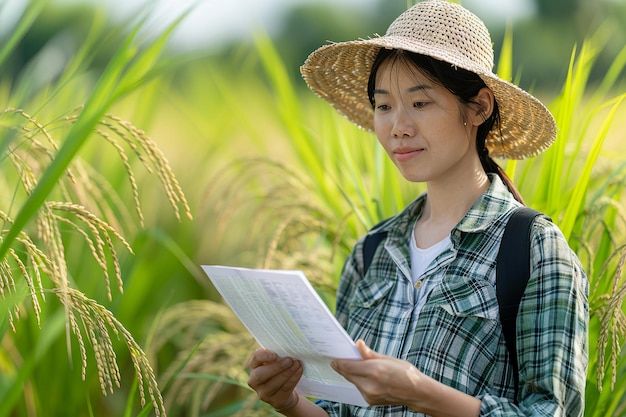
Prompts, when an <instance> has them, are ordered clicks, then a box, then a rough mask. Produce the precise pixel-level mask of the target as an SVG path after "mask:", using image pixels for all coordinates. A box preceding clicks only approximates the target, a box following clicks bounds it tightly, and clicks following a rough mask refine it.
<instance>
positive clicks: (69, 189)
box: [0, 1, 191, 416]
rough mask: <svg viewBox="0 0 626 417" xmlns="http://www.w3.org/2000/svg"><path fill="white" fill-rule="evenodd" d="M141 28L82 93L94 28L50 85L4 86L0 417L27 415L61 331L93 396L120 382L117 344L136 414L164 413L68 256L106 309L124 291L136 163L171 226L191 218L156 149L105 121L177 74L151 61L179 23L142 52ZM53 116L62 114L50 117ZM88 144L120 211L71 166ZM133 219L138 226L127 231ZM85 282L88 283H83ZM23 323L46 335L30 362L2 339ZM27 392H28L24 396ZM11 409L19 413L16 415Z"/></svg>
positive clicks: (35, 6) (16, 333)
mask: <svg viewBox="0 0 626 417" xmlns="http://www.w3.org/2000/svg"><path fill="white" fill-rule="evenodd" d="M42 5H43V2H38V1H33V2H30V3H29V4H28V6H27V8H26V10H25V12H24V16H23V18H22V20H20V24H19V25H18V26H19V28H20V29H19V30H17V31H15V32H14V33H13V35H12V38H11V39H10V40H9V42H7V43H6V44H5V46H4V47H3V48H2V49H1V50H0V65H1V64H2V61H3V59H5V58H6V57H7V56H9V55H10V52H11V51H10V49H11V48H12V47H14V45H15V44H16V43H17V39H18V38H19V37H20V36H22V35H23V33H24V32H25V30H26V29H27V26H28V24H29V23H32V21H33V20H34V17H36V15H37V14H38V13H40V12H41V10H42ZM142 18H143V19H145V18H146V16H143V17H142ZM143 22H144V20H142V19H141V18H140V20H139V21H138V23H135V24H134V26H133V27H132V30H131V31H130V33H129V34H128V37H127V39H126V40H125V43H124V44H122V45H121V46H120V48H119V50H118V51H117V53H116V55H115V56H114V57H113V58H112V60H111V62H110V63H109V65H108V66H107V67H106V69H105V70H104V72H103V73H102V74H101V75H100V77H99V79H98V80H97V82H96V83H95V84H93V86H92V87H91V88H89V86H88V83H87V82H86V79H85V74H84V73H83V71H85V70H86V67H87V63H88V61H89V51H90V50H92V48H94V45H95V44H96V43H97V42H98V40H99V39H101V38H100V35H101V33H99V32H98V29H99V28H100V26H99V25H94V33H92V35H93V36H91V37H90V39H87V40H86V41H85V43H84V45H83V49H82V52H79V53H78V54H77V56H75V57H74V60H73V61H71V62H68V63H67V66H66V67H65V70H64V72H63V74H61V75H60V76H59V77H58V79H56V80H52V81H51V82H50V83H49V84H48V85H45V86H44V88H42V89H41V90H36V91H35V90H32V88H30V87H31V84H32V80H29V79H28V78H25V79H23V81H22V82H21V83H17V84H16V85H14V86H13V88H12V90H11V92H10V93H9V96H8V97H7V100H6V101H7V102H8V103H14V104H15V107H8V108H5V109H4V110H1V111H0V138H1V142H0V155H1V156H0V170H1V171H2V180H1V181H2V186H3V190H6V191H5V194H4V197H3V199H2V202H1V203H0V219H1V220H0V221H1V223H2V225H3V226H2V231H1V234H0V308H2V309H3V310H4V311H5V312H6V314H3V315H2V316H0V340H2V349H1V350H0V352H3V354H2V357H3V359H4V361H3V362H4V363H7V364H8V363H10V362H11V361H12V360H16V361H19V362H21V361H22V360H23V361H24V362H23V363H21V364H19V363H16V364H15V366H8V365H5V371H7V372H3V377H2V379H1V380H2V383H1V384H0V415H2V416H5V415H14V412H19V411H17V410H23V409H26V410H28V412H29V414H30V413H33V412H36V411H35V410H36V408H37V402H38V401H37V396H38V394H37V389H38V388H37V387H35V386H34V385H33V384H31V383H29V378H30V377H31V376H32V374H33V373H34V372H36V370H35V368H36V364H37V362H38V361H39V358H41V356H42V354H43V353H44V352H45V351H46V349H47V348H48V346H49V345H50V341H51V338H54V337H55V335H56V334H57V331H58V330H60V329H64V330H65V333H66V337H67V353H68V355H69V356H70V360H69V361H68V362H70V363H71V362H72V361H71V357H72V354H73V353H72V352H73V351H75V350H76V349H75V348H74V347H73V346H72V342H71V341H70V340H71V339H70V336H73V338H74V340H75V341H76V343H77V349H78V354H79V363H80V367H81V376H82V379H83V380H85V379H86V375H87V367H88V363H89V362H90V357H92V359H91V360H93V361H95V367H96V370H97V380H98V381H99V385H100V389H101V392H102V394H103V395H109V394H113V393H114V390H115V389H116V388H119V387H120V386H121V383H122V381H121V375H122V372H121V370H120V368H119V366H118V353H117V346H116V341H118V340H121V341H122V344H123V345H124V346H125V348H126V349H127V351H128V352H129V356H130V359H131V361H132V366H133V368H134V371H135V375H136V378H137V387H138V391H139V396H140V401H141V406H142V407H146V409H150V408H151V409H153V410H154V413H155V415H157V416H162V415H163V416H164V415H165V414H166V412H165V406H164V401H163V398H162V395H161V391H160V388H159V386H158V383H157V376H156V375H155V372H154V371H153V368H152V365H151V364H150V362H149V360H148V356H147V355H146V353H145V352H144V351H143V349H142V347H141V346H140V345H139V343H137V342H136V341H135V339H134V337H133V335H132V334H131V333H130V332H129V331H128V330H127V329H126V328H125V327H124V325H123V324H122V323H121V322H120V321H119V320H118V319H117V318H116V317H115V315H114V314H113V313H112V312H111V311H110V310H109V309H107V308H106V307H104V306H103V305H102V304H100V303H99V302H98V301H96V300H95V299H93V298H90V297H88V296H87V295H86V294H85V293H84V292H83V291H81V289H80V283H81V282H83V281H86V282H88V280H89V279H93V278H94V277H95V276H97V273H96V274H94V273H93V272H94V271H93V270H87V271H81V269H80V268H79V267H78V268H77V265H80V262H81V261H82V259H81V257H80V256H78V257H76V256H75V255H77V254H79V253H81V252H74V251H70V250H69V249H68V248H70V247H75V246H76V245H81V246H82V249H84V251H83V252H82V254H85V255H87V256H91V257H92V258H93V262H94V264H95V265H96V269H97V270H99V275H100V276H101V279H102V282H103V286H104V288H105V292H106V297H107V299H108V300H109V301H112V299H113V292H114V289H116V290H117V291H118V292H119V293H122V292H123V281H122V278H123V276H122V265H121V262H122V259H123V258H122V256H121V255H120V250H122V251H126V252H128V253H130V254H132V253H133V248H132V246H131V243H130V242H129V241H128V240H127V238H126V237H125V234H127V233H128V234H130V233H132V232H133V231H134V230H135V229H136V228H133V227H132V224H133V223H138V225H139V226H140V227H141V226H143V225H144V216H143V210H142V206H141V201H140V189H139V186H138V183H137V180H136V170H137V168H136V166H135V162H136V161H139V163H140V164H142V165H143V167H144V168H145V170H146V172H147V173H149V174H152V175H154V176H156V177H157V178H158V181H159V182H160V183H161V185H162V186H163V190H164V193H165V195H166V196H167V199H168V200H169V202H170V204H171V207H172V209H173V212H174V214H175V215H176V217H177V218H178V219H179V220H180V219H181V217H182V216H186V217H189V218H190V217H191V213H190V208H189V205H188V203H187V200H186V198H185V195H184V193H183V191H182V188H181V186H180V184H179V183H178V181H177V179H176V177H175V176H174V173H173V171H172V169H171V167H170V164H169V162H168V160H167V158H166V157H165V156H164V154H163V153H162V152H161V150H160V149H159V148H158V146H157V145H156V143H155V142H154V141H153V140H152V139H151V138H150V137H149V136H148V135H147V134H146V133H145V132H144V131H142V130H140V129H139V128H137V127H135V126H134V125H133V124H132V123H130V122H128V121H125V120H123V119H121V118H119V117H117V116H114V115H112V114H111V113H109V110H110V108H111V107H112V106H113V104H114V103H116V102H118V101H119V100H120V99H121V98H122V97H124V96H126V95H128V94H130V93H131V92H133V91H135V90H137V89H138V88H139V87H140V86H142V85H143V84H145V83H147V82H149V81H150V80H153V79H155V77H156V76H158V75H160V74H162V73H163V72H164V71H166V70H168V69H170V68H173V66H174V64H175V62H173V61H164V60H162V56H161V55H162V52H163V49H164V46H165V44H166V40H167V39H168V37H169V34H170V33H171V30H172V29H173V28H174V27H175V26H176V25H177V24H178V22H179V20H177V21H175V22H174V23H173V24H172V25H171V26H170V27H169V28H167V30H165V31H164V33H163V34H161V35H160V36H157V37H156V38H154V39H151V40H147V41H145V40H144V41H141V40H139V33H140V30H141V28H142V24H143ZM85 87H87V88H85ZM73 88H76V90H73V91H74V92H75V93H76V92H78V91H80V92H81V93H82V92H83V91H87V92H86V94H85V95H84V96H83V94H74V95H71V94H67V93H69V91H70V90H72V89H73ZM81 96H82V97H81ZM81 99H82V100H84V101H82V102H81V101H78V102H74V103H73V106H72V107H69V108H68V107H63V106H67V103H68V102H71V101H72V100H81ZM59 108H65V109H66V110H65V111H61V112H59V113H60V114H59V113H57V114H54V112H55V111H57V112H58V111H59V110H58V109H59ZM29 109H30V110H29ZM48 115H52V116H48ZM87 142H90V143H91V144H93V142H98V143H99V145H97V146H98V148H99V150H100V152H101V156H102V155H104V154H105V152H104V151H103V150H104V149H106V148H107V147H108V148H109V149H111V150H112V151H113V153H114V154H116V155H117V157H118V160H119V162H120V166H121V170H122V171H123V172H125V174H126V177H127V180H128V183H129V184H130V187H129V188H130V189H131V194H132V196H131V203H130V204H128V203H126V202H122V197H121V196H119V195H118V194H117V193H116V192H115V190H113V188H112V186H111V185H110V184H109V183H108V182H107V181H106V180H105V179H103V178H102V176H100V175H98V172H97V170H96V169H94V167H93V166H90V164H88V163H87V162H85V161H82V160H80V159H79V158H78V156H77V155H78V152H79V150H80V149H81V148H82V147H83V146H84V145H85V144H86V143H87ZM129 207H134V211H135V217H133V216H132V215H131V214H130V213H129V212H128V208H129ZM133 218H135V219H136V220H130V219H133ZM129 220H130V221H129ZM78 241H80V242H82V243H77V242H78ZM85 272H87V274H86V275H87V276H83V275H84V274H85ZM50 298H54V299H56V300H57V301H58V303H59V304H60V305H61V306H62V310H63V314H62V316H58V315H57V314H54V313H50V312H51V311H54V307H52V306H51V307H50V308H47V307H46V305H47V304H50V303H51V300H50ZM30 312H33V313H34V316H35V318H36V322H37V324H38V325H39V327H41V329H42V332H43V335H44V336H42V338H41V341H42V343H43V344H41V345H37V347H36V348H34V349H33V353H32V355H31V354H30V353H29V352H28V351H21V350H20V348H21V347H24V346H20V345H19V344H13V343H12V342H11V339H12V338H18V337H21V335H20V331H22V330H23V329H17V326H16V321H18V319H20V318H22V319H23V318H25V317H28V315H29V314H30ZM45 312H48V314H50V317H46V314H45ZM55 317H62V319H63V320H62V322H63V326H61V327H58V326H55V323H60V322H58V321H57V320H56V319H54V318H55ZM48 326H50V328H51V330H48V329H49V327H48ZM44 341H45V343H44ZM90 352H91V353H90ZM5 353H6V354H5ZM68 366H69V363H68ZM87 382H88V381H87ZM25 384H27V386H29V387H30V389H28V390H26V391H23V388H24V385H25ZM44 389H45V387H44ZM22 395H23V397H22ZM20 402H23V404H24V405H22V406H20V405H19V404H20ZM68 406H69V404H68Z"/></svg>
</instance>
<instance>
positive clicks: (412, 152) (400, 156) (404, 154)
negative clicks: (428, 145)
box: [393, 148, 424, 162]
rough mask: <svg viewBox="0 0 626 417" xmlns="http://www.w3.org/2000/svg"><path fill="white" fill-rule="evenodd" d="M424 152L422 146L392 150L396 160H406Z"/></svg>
mask: <svg viewBox="0 0 626 417" xmlns="http://www.w3.org/2000/svg"><path fill="white" fill-rule="evenodd" d="M422 152H424V148H398V149H395V150H394V151H393V153H394V155H395V157H396V159H397V160H398V162H404V161H408V160H409V159H411V158H414V157H416V156H418V155H420V154H421V153H422Z"/></svg>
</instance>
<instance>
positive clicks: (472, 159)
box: [374, 60, 480, 182]
mask: <svg viewBox="0 0 626 417" xmlns="http://www.w3.org/2000/svg"><path fill="white" fill-rule="evenodd" d="M374 103H375V104H374V130H375V132H376V136H377V137H378V140H379V141H380V143H381V144H382V146H383V147H384V148H385V151H387V154H388V155H389V157H390V158H391V160H392V161H393V162H394V164H395V165H396V166H397V167H398V169H399V170H400V172H401V173H402V175H403V176H404V177H405V178H406V179H407V180H409V181H414V182H433V181H445V180H458V179H461V180H463V179H465V178H466V177H467V176H468V175H473V172H474V171H475V170H476V167H477V166H478V167H480V161H479V159H478V154H477V153H476V149H475V147H476V145H475V137H476V130H475V127H474V126H473V125H474V123H473V120H471V119H472V118H471V117H470V118H469V119H467V118H466V117H465V116H464V112H462V111H461V109H462V105H461V104H460V102H459V100H458V99H457V98H456V96H455V95H454V94H452V93H451V92H450V91H448V90H447V89H446V88H445V87H443V86H441V85H439V84H436V83H433V82H432V81H430V80H429V79H428V78H427V77H426V76H424V75H423V74H422V73H421V72H420V71H419V70H417V69H416V68H415V67H414V66H412V65H411V64H409V63H407V62H405V61H402V60H400V61H391V62H389V61H388V62H386V63H383V64H382V65H381V66H380V68H379V70H378V72H377V74H376V79H375V89H374ZM465 113H469V112H465ZM474 173H475V172H474Z"/></svg>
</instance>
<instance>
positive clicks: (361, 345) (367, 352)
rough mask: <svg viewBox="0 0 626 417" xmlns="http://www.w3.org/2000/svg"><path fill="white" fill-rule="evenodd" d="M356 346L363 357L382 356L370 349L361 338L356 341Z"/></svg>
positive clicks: (375, 357)
mask: <svg viewBox="0 0 626 417" xmlns="http://www.w3.org/2000/svg"><path fill="white" fill-rule="evenodd" d="M356 348H357V349H358V350H359V353H360V354H361V356H362V357H363V359H377V358H381V357H382V356H383V355H381V354H379V353H376V352H374V351H373V350H372V349H370V348H369V347H368V346H367V345H366V344H365V342H364V341H363V340H362V339H359V340H357V341H356Z"/></svg>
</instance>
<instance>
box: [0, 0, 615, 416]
mask: <svg viewBox="0 0 626 417" xmlns="http://www.w3.org/2000/svg"><path fill="white" fill-rule="evenodd" d="M33 4H34V6H32V7H31V8H30V9H29V11H28V12H29V13H32V14H36V13H38V12H40V10H39V9H37V7H36V4H37V3H36V2H34V3H33ZM28 18H29V16H28V15H26V16H25V17H24V22H26V21H27V20H28ZM176 24H177V22H175V23H173V24H172V27H170V28H168V29H167V30H165V31H164V32H163V33H162V34H161V35H160V36H159V37H156V38H152V39H147V40H146V39H143V38H142V37H141V35H140V34H141V25H142V23H141V21H140V22H139V23H137V24H136V27H134V30H133V31H131V32H130V33H129V34H128V36H127V38H126V39H125V40H124V42H122V43H121V44H120V45H119V47H118V51H117V53H116V54H115V55H114V56H113V58H112V60H111V62H110V63H109V64H108V66H107V67H106V69H105V70H104V71H103V72H102V73H101V74H97V75H95V74H93V73H92V72H90V71H88V68H89V65H88V63H89V61H90V59H92V57H91V55H90V51H91V50H92V49H93V48H94V45H97V44H98V42H99V41H100V40H101V39H102V38H101V37H102V36H103V34H102V33H101V32H99V31H98V29H97V28H94V29H93V33H92V35H91V36H90V37H89V38H87V39H86V40H85V44H84V45H83V46H82V48H81V50H80V52H79V53H78V54H77V55H76V56H74V57H73V58H72V59H71V60H70V61H69V62H68V63H67V65H66V67H65V69H64V72H63V73H62V74H61V75H60V77H59V78H57V79H54V80H51V81H49V83H48V84H46V85H44V86H41V87H40V88H38V89H36V90H29V88H32V86H30V85H28V82H27V81H28V80H27V79H24V78H23V79H22V80H23V81H22V83H23V84H18V85H17V88H15V86H14V87H13V88H10V80H0V98H2V102H3V103H5V105H4V109H0V144H1V145H0V149H1V151H2V152H1V153H0V155H2V158H1V159H0V161H1V165H0V169H1V170H2V175H1V176H0V178H1V179H0V181H2V183H3V184H2V187H3V188H2V189H4V190H5V192H4V193H3V198H2V200H1V203H0V218H1V219H2V222H3V227H2V235H1V240H0V255H1V256H0V309H1V310H2V311H4V312H6V313H3V314H2V315H0V341H1V344H0V417H2V416H37V415H45V416H57V415H58V416H67V415H72V416H103V417H106V416H149V415H156V416H164V415H169V416H215V417H217V416H242V417H243V416H246V417H250V416H271V415H276V413H275V412H273V411H272V410H270V409H269V408H267V407H266V406H264V405H263V404H260V403H259V402H258V401H257V400H256V397H255V396H254V394H253V393H252V392H251V391H250V390H249V388H247V385H246V383H245V381H246V379H247V375H246V370H245V367H244V364H245V361H246V360H247V358H248V356H249V354H250V353H251V352H252V350H253V349H254V341H253V339H252V338H251V336H250V335H249V334H248V333H247V331H246V330H245V328H243V326H242V325H241V324H240V323H239V321H238V320H237V319H236V317H235V316H234V315H233V314H232V312H231V311H230V310H229V309H228V308H227V307H226V306H225V305H224V304H223V303H222V302H221V300H220V298H219V296H218V294H217V292H216V291H215V289H214V288H212V287H211V285H210V284H209V282H208V279H207V278H206V277H205V276H204V273H203V272H202V271H201V269H200V265H202V264H228V265H238V266H248V267H266V268H288V269H294V268H295V269H302V270H303V271H304V272H305V273H306V274H307V276H308V277H309V278H310V279H311V280H312V282H313V283H314V286H315V287H316V289H318V290H319V292H320V294H321V295H322V297H323V298H324V300H326V301H327V302H328V304H329V306H332V305H333V302H334V299H333V298H334V295H333V294H334V289H335V286H336V283H337V279H338V277H339V272H340V269H341V266H342V261H343V259H344V258H345V257H346V255H347V254H348V253H349V251H350V250H351V248H352V245H353V244H354V243H355V242H356V239H357V238H358V237H359V236H361V235H362V234H363V233H364V232H365V231H366V230H367V228H368V227H370V226H372V225H373V224H375V223H376V222H378V221H379V220H380V219H382V218H385V217H387V216H390V215H392V214H394V213H396V212H397V211H398V210H399V209H401V208H402V207H404V205H406V204H407V203H408V202H409V201H411V200H412V199H413V198H415V197H416V196H417V195H418V194H419V193H420V192H422V191H423V188H422V186H421V185H415V184H408V183H407V182H405V181H404V180H403V179H402V178H401V177H400V176H399V174H397V172H396V170H395V168H394V167H393V166H392V165H391V163H390V162H389V161H388V160H387V159H386V155H385V154H384V152H383V150H382V148H381V147H379V145H378V144H377V142H376V139H375V137H374V136H373V135H372V134H368V133H366V132H363V131H361V130H359V129H357V128H356V127H354V126H352V125H351V124H350V123H349V122H347V121H346V120H344V119H343V118H341V117H340V116H338V115H336V114H335V113H334V111H333V110H332V109H331V108H330V107H329V106H328V105H327V104H326V103H325V102H322V100H320V99H318V98H316V97H315V96H314V95H313V94H312V93H310V92H309V91H307V90H306V89H305V88H304V83H303V81H302V80H301V79H299V78H297V77H295V76H294V71H292V70H291V69H290V68H287V67H286V66H285V63H284V61H283V59H282V58H281V56H280V54H279V52H278V51H277V50H276V48H275V47H274V45H273V44H272V42H271V41H270V39H269V38H268V37H267V36H266V35H264V34H262V33H260V34H258V36H257V37H256V38H255V42H254V44H252V45H242V46H241V47H240V49H237V50H234V51H232V54H231V56H230V59H229V60H224V59H222V58H220V59H216V58H215V57H211V56H200V55H194V56H184V57H171V56H170V55H168V54H167V53H165V48H166V45H167V40H168V37H169V36H170V33H171V29H173V28H174V27H175V26H176ZM24 30H26V29H24ZM12 36H13V37H14V39H16V38H19V36H21V33H20V31H16V32H15V34H13V35H12ZM509 36H510V37H509V38H508V39H509V41H513V40H514V33H513V34H512V35H509ZM506 45H507V44H506V42H505V47H504V48H503V49H502V51H501V59H500V62H499V63H498V72H499V73H500V75H501V76H503V77H505V78H509V79H510V78H512V76H511V75H512V74H513V73H515V68H516V63H514V62H513V61H512V56H511V54H510V50H507V49H506ZM602 47H603V44H602V43H600V42H599V41H598V39H595V38H590V39H589V40H588V41H587V42H586V43H584V44H581V45H579V46H577V47H576V48H575V49H574V50H573V51H572V55H571V61H570V62H564V63H563V65H564V68H566V69H567V74H568V76H567V78H566V79H565V80H564V81H563V85H562V88H560V94H559V95H558V96H557V97H549V98H548V97H546V98H545V99H546V101H547V104H548V105H549V107H550V109H551V110H552V111H553V113H554V114H555V116H556V118H557V122H558V125H559V137H558V139H557V142H556V143H555V144H554V145H553V146H552V147H551V148H550V150H549V151H548V152H546V153H544V154H543V155H542V156H540V157H537V158H534V159H532V160H529V161H524V162H517V163H512V162H507V161H502V164H503V165H504V166H506V168H507V171H508V172H509V173H510V174H511V175H512V176H513V177H514V180H515V182H516V183H517V184H518V186H519V188H520V190H521V192H522V194H523V196H524V198H525V199H526V202H527V203H528V204H529V205H530V206H532V207H534V208H536V209H539V210H542V211H544V212H546V213H547V214H548V215H550V216H551V217H552V218H553V219H554V221H555V222H557V224H559V226H560V227H561V228H562V230H563V231H564V233H565V234H566V236H567V237H568V239H569V241H570V244H571V245H572V247H573V248H574V249H575V250H576V252H577V253H578V254H579V256H580V258H581V260H582V261H583V265H584V266H585V268H586V271H587V273H588V275H589V277H590V281H591V294H590V308H591V314H592V322H591V324H592V328H591V335H590V347H591V349H590V368H589V373H588V378H587V379H588V388H587V407H586V413H585V415H586V416H594V417H595V416H598V417H600V416H603V417H604V416H624V415H626V359H625V357H624V355H625V353H624V352H623V350H622V347H623V346H624V341H625V337H626V316H625V315H624V312H625V307H624V296H625V295H626V279H625V278H624V271H623V268H624V262H625V261H626V211H625V209H626V206H625V204H626V199H625V196H624V195H623V193H622V190H623V189H624V183H625V181H626V158H625V157H624V155H625V152H626V149H625V148H624V146H625V145H624V143H623V140H622V137H623V132H624V129H626V126H624V120H626V117H625V114H626V113H625V112H626V108H625V106H624V104H623V100H624V98H625V97H626V94H625V93H624V91H626V89H625V88H624V87H625V86H624V82H623V79H622V78H620V74H621V73H622V72H623V69H624V66H625V65H626V61H625V59H626V58H625V57H626V52H625V51H626V48H625V49H624V50H622V51H621V52H620V53H619V54H617V55H616V57H615V61H614V64H613V67H612V68H610V69H609V70H608V71H607V73H606V74H605V76H604V78H603V79H602V82H600V83H599V84H591V83H590V82H589V74H590V70H591V68H592V67H593V64H594V60H595V59H596V58H597V52H598V51H599V50H601V49H602ZM10 48H11V42H8V43H7V44H5V45H2V46H0V66H2V65H3V64H4V65H6V61H4V60H5V59H6V58H5V57H6V56H8V53H9V49H10ZM535 93H536V94H537V95H538V96H540V97H541V92H535Z"/></svg>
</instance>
